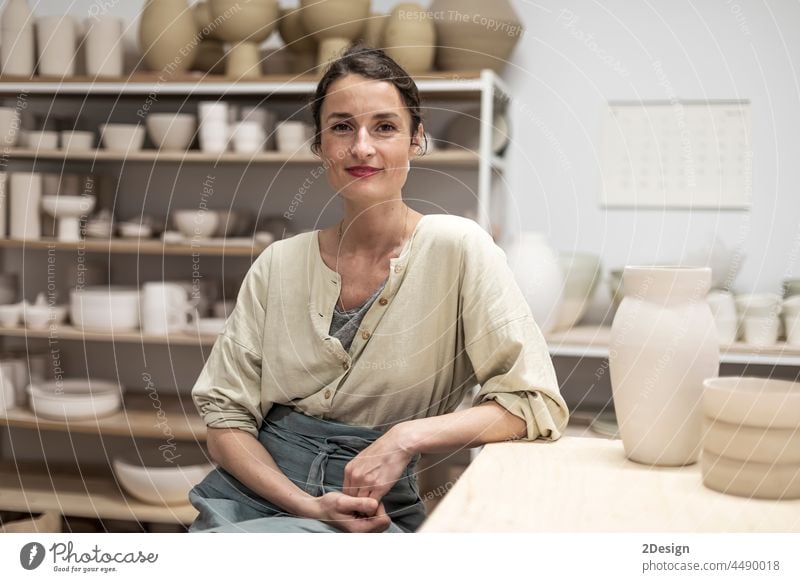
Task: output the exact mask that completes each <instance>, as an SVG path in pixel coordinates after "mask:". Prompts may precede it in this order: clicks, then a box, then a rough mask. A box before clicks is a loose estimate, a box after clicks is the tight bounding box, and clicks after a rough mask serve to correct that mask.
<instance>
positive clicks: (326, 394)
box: [324, 390, 331, 400]
mask: <svg viewBox="0 0 800 582" xmlns="http://www.w3.org/2000/svg"><path fill="white" fill-rule="evenodd" d="M324 396H325V399H326V400H327V399H328V398H330V397H331V391H330V390H325V394H324Z"/></svg>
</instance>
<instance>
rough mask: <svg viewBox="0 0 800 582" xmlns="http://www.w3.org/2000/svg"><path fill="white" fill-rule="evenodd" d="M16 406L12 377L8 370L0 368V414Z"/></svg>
mask: <svg viewBox="0 0 800 582" xmlns="http://www.w3.org/2000/svg"><path fill="white" fill-rule="evenodd" d="M14 406H16V394H15V389H14V379H13V378H12V377H11V374H10V373H9V372H8V370H5V369H2V368H0V414H3V413H4V412H5V411H6V410H11V409H12V408H14Z"/></svg>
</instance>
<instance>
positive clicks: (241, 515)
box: [189, 404, 425, 533]
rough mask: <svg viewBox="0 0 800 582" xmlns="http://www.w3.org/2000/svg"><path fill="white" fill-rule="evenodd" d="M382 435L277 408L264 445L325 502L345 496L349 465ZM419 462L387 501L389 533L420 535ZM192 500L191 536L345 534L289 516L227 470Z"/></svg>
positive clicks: (265, 428) (262, 436)
mask: <svg viewBox="0 0 800 582" xmlns="http://www.w3.org/2000/svg"><path fill="white" fill-rule="evenodd" d="M382 434H383V433H382V432H380V431H378V430H374V429H371V428H366V427H361V426H350V425H347V424H341V423H338V422H332V421H329V420H321V419H318V418H313V417H311V416H307V415H305V414H302V413H300V412H296V411H294V410H293V409H292V408H291V407H289V406H282V405H277V404H276V405H274V406H273V407H272V408H271V409H270V411H269V414H267V417H266V418H265V419H264V423H263V424H262V425H261V429H260V430H259V432H258V440H259V442H260V443H261V444H262V445H263V446H264V448H265V449H267V451H268V452H269V454H270V455H271V456H272V458H273V459H274V460H275V463H276V464H277V465H278V467H280V469H281V471H283V473H284V474H285V475H286V476H287V477H288V478H289V479H291V480H292V482H293V483H294V484H295V485H297V486H298V487H300V488H301V489H302V490H304V491H306V492H307V493H309V494H310V495H313V496H315V497H319V496H321V495H323V494H324V493H328V492H331V491H341V490H342V485H343V483H344V468H345V465H347V463H348V462H350V461H351V460H352V459H353V458H354V457H355V456H356V455H358V453H360V452H361V451H362V450H364V449H365V448H367V447H368V446H369V445H370V444H371V443H372V442H374V441H375V440H376V439H377V438H378V437H380V436H381V435H382ZM418 459H419V455H417V456H416V457H414V459H413V460H412V461H411V463H409V465H408V467H407V468H406V470H405V472H404V473H403V475H402V476H401V477H400V479H399V480H398V481H397V483H396V484H395V485H394V487H392V489H391V490H390V491H389V492H388V493H387V494H386V495H385V496H384V497H383V499H382V500H381V502H382V503H383V505H384V508H385V509H386V513H387V514H388V515H389V517H390V518H391V520H392V524H391V525H390V526H389V529H387V530H386V531H387V532H394V533H406V532H413V531H416V530H417V528H418V527H419V526H420V525H421V524H422V522H423V520H424V519H425V506H424V505H423V503H422V500H421V499H420V496H419V488H418V486H417V478H416V475H415V474H414V467H415V465H416V462H417V460H418ZM189 501H191V503H192V505H194V507H195V508H196V509H197V510H198V511H199V512H200V514H199V515H198V516H197V519H195V521H194V523H193V524H192V525H191V527H190V528H189V531H191V532H273V533H282V532H338V531H340V530H338V529H337V528H335V527H334V526H332V525H329V524H327V523H324V522H321V521H319V520H316V519H311V518H305V517H299V516H296V515H293V514H291V513H287V512H286V511H284V510H282V509H280V508H279V507H277V506H276V505H274V504H272V503H270V502H269V501H267V500H266V499H264V498H262V497H260V496H259V495H258V494H256V493H254V492H253V491H251V490H250V489H249V488H247V487H246V486H245V485H244V484H242V483H240V482H239V481H238V480H237V479H236V478H235V477H234V476H233V475H231V474H230V473H228V472H227V471H225V470H224V469H222V468H221V467H220V468H217V469H215V470H214V471H212V472H211V473H209V474H208V476H206V478H205V479H203V481H202V482H201V483H199V484H197V485H196V486H195V487H194V488H192V490H191V491H190V492H189Z"/></svg>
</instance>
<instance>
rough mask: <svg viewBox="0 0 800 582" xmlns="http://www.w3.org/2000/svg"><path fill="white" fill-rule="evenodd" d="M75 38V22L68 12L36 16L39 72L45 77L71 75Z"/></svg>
mask: <svg viewBox="0 0 800 582" xmlns="http://www.w3.org/2000/svg"><path fill="white" fill-rule="evenodd" d="M77 40H78V30H77V23H76V22H75V20H74V19H73V18H72V17H71V16H69V15H68V14H63V15H60V16H42V17H40V18H37V19H36V44H37V47H38V50H39V74H40V75H43V76H47V77H71V76H73V75H74V74H75V55H76V52H77V51H76V47H77Z"/></svg>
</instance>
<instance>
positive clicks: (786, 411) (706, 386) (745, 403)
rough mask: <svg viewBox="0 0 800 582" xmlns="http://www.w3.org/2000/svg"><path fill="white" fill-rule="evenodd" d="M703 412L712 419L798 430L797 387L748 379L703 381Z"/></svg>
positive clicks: (784, 382)
mask: <svg viewBox="0 0 800 582" xmlns="http://www.w3.org/2000/svg"><path fill="white" fill-rule="evenodd" d="M703 411H704V412H705V415H706V416H707V417H709V418H711V419H714V420H720V421H722V422H728V423H731V424H743V425H746V426H760V427H771V428H788V429H796V428H798V427H800V384H798V383H796V382H790V381H788V380H770V379H765V378H750V377H738V376H732V377H723V378H708V379H706V380H704V381H703Z"/></svg>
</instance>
